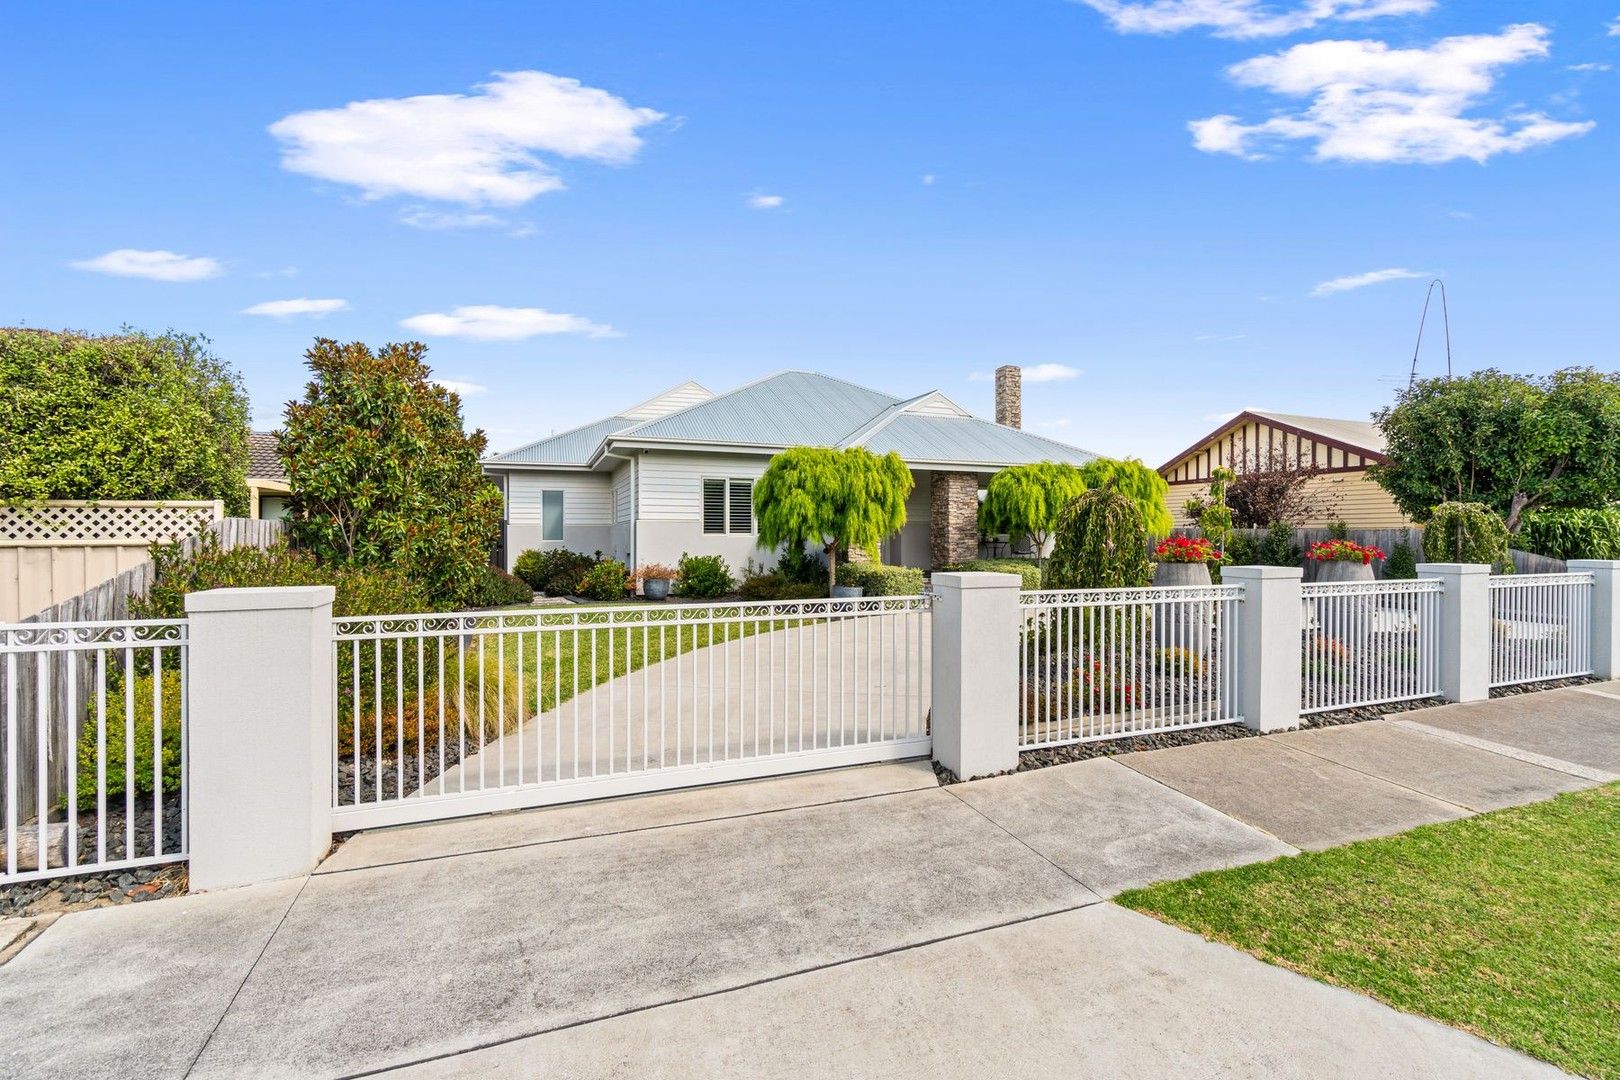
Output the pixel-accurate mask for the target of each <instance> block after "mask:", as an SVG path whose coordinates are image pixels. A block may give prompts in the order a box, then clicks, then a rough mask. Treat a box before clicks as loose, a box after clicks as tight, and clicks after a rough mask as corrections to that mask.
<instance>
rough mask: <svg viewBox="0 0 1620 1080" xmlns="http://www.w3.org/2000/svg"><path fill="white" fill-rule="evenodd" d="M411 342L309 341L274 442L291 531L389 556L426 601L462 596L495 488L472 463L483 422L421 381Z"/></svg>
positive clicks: (351, 554)
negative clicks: (282, 466) (302, 374)
mask: <svg viewBox="0 0 1620 1080" xmlns="http://www.w3.org/2000/svg"><path fill="white" fill-rule="evenodd" d="M426 352H427V347H426V346H424V345H420V344H417V343H415V342H412V343H408V344H403V345H384V346H383V347H382V348H380V349H378V350H377V351H376V352H373V351H372V350H371V349H369V348H367V347H366V346H365V345H364V344H362V343H360V342H353V343H350V344H346V345H344V344H339V343H338V342H336V341H331V340H329V339H326V338H318V339H316V342H315V345H314V347H313V348H311V349H310V350H309V352H307V353H306V354H305V356H306V358H307V359H308V362H309V367H310V370H311V371H312V372H313V373H314V378H313V379H312V380H311V381H310V383H309V385H308V386H307V388H306V389H305V391H304V398H303V400H302V401H294V402H289V403H288V405H287V418H286V430H285V431H284V432H283V433H282V436H281V451H282V455H283V457H284V458H285V459H286V462H287V482H288V486H289V487H290V488H291V489H292V500H293V518H292V525H291V528H292V534H293V537H294V539H295V540H296V542H297V543H298V544H300V545H301V546H303V547H305V548H308V549H309V550H311V551H313V552H314V553H315V555H316V556H317V557H318V558H320V559H323V560H326V561H329V562H334V563H352V564H355V565H360V566H393V567H396V568H397V569H399V570H401V571H403V572H404V573H406V574H407V575H409V576H410V577H411V578H412V579H413V580H415V581H417V582H418V583H419V584H420V585H421V586H422V587H423V588H424V589H425V590H426V591H427V592H428V593H429V594H430V595H431V596H432V597H433V598H434V599H435V600H436V601H440V602H447V603H467V602H469V601H470V600H471V598H472V597H473V596H474V594H475V591H476V589H477V588H478V586H479V584H480V582H481V581H482V579H483V574H484V567H485V566H487V565H488V564H489V553H490V549H491V548H492V547H493V545H494V544H495V541H496V540H497V538H498V537H499V535H500V523H501V495H500V491H499V490H498V489H497V488H496V487H495V486H494V485H493V484H491V483H490V482H489V480H488V479H487V478H486V477H485V476H484V474H483V469H482V467H481V465H480V464H479V461H480V458H481V457H482V456H483V452H484V447H485V446H486V439H485V437H484V433H483V432H482V431H473V432H471V433H470V434H469V433H468V432H466V431H464V430H462V422H461V399H460V398H459V397H458V396H457V395H456V394H455V393H454V392H452V391H450V390H446V389H445V388H444V387H442V386H438V385H437V384H435V383H434V382H433V381H432V378H431V372H430V370H429V368H428V366H427V364H426V363H424V362H423V360H422V357H423V355H424V354H425V353H426Z"/></svg>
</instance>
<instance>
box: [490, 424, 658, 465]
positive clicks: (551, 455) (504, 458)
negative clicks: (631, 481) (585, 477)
mask: <svg viewBox="0 0 1620 1080" xmlns="http://www.w3.org/2000/svg"><path fill="white" fill-rule="evenodd" d="M635 423H636V422H635V421H634V420H631V419H630V418H629V417H625V416H610V417H608V418H607V419H606V420H598V421H596V422H595V423H594V424H586V425H585V426H583V427H577V428H573V429H572V430H569V431H563V432H559V433H558V434H556V435H551V436H549V437H547V438H544V439H541V440H539V441H538V442H532V443H530V444H529V445H527V446H520V447H518V448H517V449H516V450H508V451H507V452H506V453H504V454H496V455H495V456H494V457H491V458H488V459H487V461H488V463H489V464H491V465H589V464H590V463H591V458H593V457H595V456H596V448H597V447H599V446H601V445H602V440H603V439H605V438H607V437H608V436H609V435H612V434H613V433H614V432H615V431H623V430H624V429H625V428H628V427H634V426H635Z"/></svg>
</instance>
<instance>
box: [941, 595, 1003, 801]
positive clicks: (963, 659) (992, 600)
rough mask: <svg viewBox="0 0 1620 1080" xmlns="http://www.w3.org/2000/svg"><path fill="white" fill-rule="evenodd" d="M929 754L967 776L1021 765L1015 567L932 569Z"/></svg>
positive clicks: (957, 772) (980, 774)
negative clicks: (998, 570) (982, 571)
mask: <svg viewBox="0 0 1620 1080" xmlns="http://www.w3.org/2000/svg"><path fill="white" fill-rule="evenodd" d="M933 583H934V625H933V635H932V639H933V663H932V672H933V674H932V679H933V725H932V726H933V738H934V760H935V761H938V762H939V763H940V764H941V765H944V766H945V767H946V768H947V769H949V770H951V772H953V773H955V774H956V775H957V776H959V777H961V778H962V779H964V780H971V779H972V778H973V777H975V776H989V775H991V774H993V773H999V772H1006V771H1008V770H1009V769H1016V768H1017V767H1018V631H1019V620H1020V613H1019V608H1018V590H1019V589H1020V588H1021V587H1022V584H1023V583H1022V580H1021V579H1020V578H1019V577H1018V575H1017V574H980V573H958V574H935V575H934V577H933Z"/></svg>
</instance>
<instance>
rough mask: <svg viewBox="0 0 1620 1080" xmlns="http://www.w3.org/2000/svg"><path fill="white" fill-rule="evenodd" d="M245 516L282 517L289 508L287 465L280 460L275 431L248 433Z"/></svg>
mask: <svg viewBox="0 0 1620 1080" xmlns="http://www.w3.org/2000/svg"><path fill="white" fill-rule="evenodd" d="M247 488H248V517H255V518H269V519H270V520H272V521H275V520H279V519H281V518H282V517H285V516H286V514H287V511H288V509H289V508H290V507H291V505H292V489H291V488H290V487H288V486H287V465H286V463H285V462H283V461H282V460H281V436H280V435H279V434H277V433H276V432H274V431H250V432H248V470H247Z"/></svg>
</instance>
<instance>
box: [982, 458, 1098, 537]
mask: <svg viewBox="0 0 1620 1080" xmlns="http://www.w3.org/2000/svg"><path fill="white" fill-rule="evenodd" d="M1085 490H1086V482H1085V480H1083V479H1082V478H1081V476H1080V470H1079V469H1077V468H1075V467H1074V466H1073V465H1068V464H1063V463H1061V462H1055V461H1039V462H1036V463H1035V464H1033V465H1014V466H1012V467H1011V468H1007V469H1002V470H1001V471H1000V472H998V473H996V474H995V475H994V476H992V477H991V478H990V483H989V484H988V485H986V487H985V492H984V502H983V503H981V504H980V505H979V531H980V532H984V533H992V534H993V533H1006V534H1007V535H1009V536H1027V537H1029V539H1030V542H1031V543H1033V544H1034V545H1035V555H1036V557H1037V558H1038V559H1040V560H1041V561H1043V562H1044V561H1045V559H1046V543H1047V541H1048V540H1050V539H1051V538H1052V530H1053V529H1055V528H1057V519H1058V514H1059V513H1060V512H1061V511H1062V510H1063V508H1064V507H1065V506H1067V505H1068V504H1069V502H1070V501H1071V500H1073V499H1075V498H1077V497H1079V496H1080V494H1081V493H1082V492H1084V491H1085Z"/></svg>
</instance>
